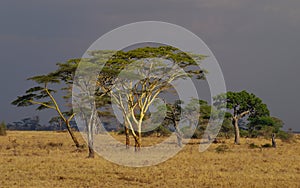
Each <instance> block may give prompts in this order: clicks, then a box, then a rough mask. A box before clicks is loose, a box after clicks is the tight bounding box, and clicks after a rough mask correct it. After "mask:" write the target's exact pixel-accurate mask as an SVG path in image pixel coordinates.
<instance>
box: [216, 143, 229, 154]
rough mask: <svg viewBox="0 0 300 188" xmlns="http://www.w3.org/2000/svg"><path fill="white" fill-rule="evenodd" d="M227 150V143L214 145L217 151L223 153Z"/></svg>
mask: <svg viewBox="0 0 300 188" xmlns="http://www.w3.org/2000/svg"><path fill="white" fill-rule="evenodd" d="M228 150H229V147H228V146H227V145H224V144H223V145H219V146H218V147H216V152H217V153H224V152H226V151H228Z"/></svg>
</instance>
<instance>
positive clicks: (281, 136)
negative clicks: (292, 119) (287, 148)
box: [276, 131, 293, 142]
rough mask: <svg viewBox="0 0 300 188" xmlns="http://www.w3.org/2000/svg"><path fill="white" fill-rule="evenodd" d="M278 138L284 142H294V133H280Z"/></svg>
mask: <svg viewBox="0 0 300 188" xmlns="http://www.w3.org/2000/svg"><path fill="white" fill-rule="evenodd" d="M276 137H277V138H279V139H281V140H282V141H284V142H290V141H292V140H293V134H292V133H287V132H285V131H279V132H278V133H277V134H276Z"/></svg>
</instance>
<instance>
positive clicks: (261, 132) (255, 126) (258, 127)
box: [248, 116, 283, 139]
mask: <svg viewBox="0 0 300 188" xmlns="http://www.w3.org/2000/svg"><path fill="white" fill-rule="evenodd" d="M282 126H283V122H282V121H281V120H280V119H279V118H276V117H271V116H261V117H256V118H252V119H251V121H250V123H249V124H248V127H249V136H250V137H259V136H261V137H264V138H267V139H269V138H271V135H272V133H279V132H280V129H281V128H282Z"/></svg>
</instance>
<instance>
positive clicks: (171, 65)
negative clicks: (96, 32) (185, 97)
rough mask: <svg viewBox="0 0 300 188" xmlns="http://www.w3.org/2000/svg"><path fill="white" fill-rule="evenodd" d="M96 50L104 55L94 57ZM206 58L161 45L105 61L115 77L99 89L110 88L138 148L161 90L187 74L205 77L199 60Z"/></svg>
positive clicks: (131, 51)
mask: <svg viewBox="0 0 300 188" xmlns="http://www.w3.org/2000/svg"><path fill="white" fill-rule="evenodd" d="M97 53H100V54H101V52H95V53H94V56H97ZM204 58H205V56H203V55H192V54H187V53H185V52H181V51H180V50H178V49H177V48H174V47H170V46H160V47H145V48H138V49H134V50H130V51H128V52H124V51H119V52H117V53H116V54H115V55H114V56H113V57H112V58H111V59H110V60H109V61H108V62H107V63H106V64H105V66H104V68H103V70H105V71H106V72H107V71H108V70H110V71H108V72H110V73H113V74H114V76H115V77H114V78H113V87H111V83H109V85H108V86H109V87H105V85H101V86H100V88H101V89H103V88H104V91H105V90H108V88H109V89H111V92H110V96H111V98H112V101H113V102H114V103H115V104H117V106H118V107H119V109H120V110H121V111H122V113H123V117H124V121H125V132H127V131H126V130H128V129H129V130H131V134H132V135H133V138H134V140H135V148H136V150H139V149H140V148H141V143H142V127H143V126H142V124H143V120H144V118H145V115H146V113H147V112H148V110H149V106H150V105H151V104H152V103H153V102H154V100H155V99H156V98H157V96H158V95H159V94H160V93H162V92H164V91H167V90H168V89H170V88H172V86H171V83H172V82H173V81H175V80H177V79H180V78H182V79H184V78H187V77H195V78H197V79H203V78H204V71H203V70H201V69H200V68H199V67H198V64H197V62H196V61H201V60H203V59H204ZM101 74H102V73H100V75H101Z"/></svg>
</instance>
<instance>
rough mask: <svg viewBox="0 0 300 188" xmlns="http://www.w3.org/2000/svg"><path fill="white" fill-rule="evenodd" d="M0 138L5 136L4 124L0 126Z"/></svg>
mask: <svg viewBox="0 0 300 188" xmlns="http://www.w3.org/2000/svg"><path fill="white" fill-rule="evenodd" d="M0 136H6V125H5V123H4V122H2V123H1V124H0Z"/></svg>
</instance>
